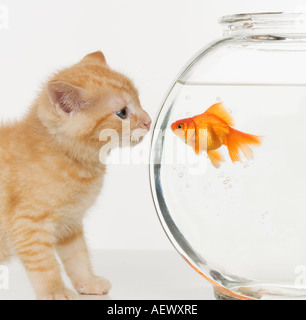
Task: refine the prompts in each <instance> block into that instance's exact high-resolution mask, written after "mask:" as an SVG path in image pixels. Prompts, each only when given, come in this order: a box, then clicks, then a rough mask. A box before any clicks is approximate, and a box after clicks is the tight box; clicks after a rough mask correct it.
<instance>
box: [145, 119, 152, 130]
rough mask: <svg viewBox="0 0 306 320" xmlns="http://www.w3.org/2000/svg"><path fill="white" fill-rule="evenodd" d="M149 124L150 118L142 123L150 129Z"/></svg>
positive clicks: (150, 122)
mask: <svg viewBox="0 0 306 320" xmlns="http://www.w3.org/2000/svg"><path fill="white" fill-rule="evenodd" d="M151 124H152V120H151V119H149V120H147V121H145V122H144V123H143V125H144V126H145V127H146V128H147V129H148V130H150V127H151Z"/></svg>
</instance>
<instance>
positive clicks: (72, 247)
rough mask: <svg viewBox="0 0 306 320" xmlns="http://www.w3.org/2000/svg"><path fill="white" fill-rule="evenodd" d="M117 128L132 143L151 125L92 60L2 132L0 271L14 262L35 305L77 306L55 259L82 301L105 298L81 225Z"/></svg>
mask: <svg viewBox="0 0 306 320" xmlns="http://www.w3.org/2000/svg"><path fill="white" fill-rule="evenodd" d="M123 121H125V122H126V121H129V122H130V132H129V134H130V136H132V135H133V133H135V132H136V131H137V129H142V130H144V131H145V133H146V132H148V130H149V128H150V125H151V119H150V117H149V116H148V114H147V113H146V112H145V111H144V110H143V109H142V108H141V105H140V102H139V98H138V93H137V90H136V89H135V87H134V86H133V84H132V82H131V81H130V80H129V79H128V78H126V77H125V76H123V75H122V74H120V73H118V72H115V71H113V70H112V69H110V68H109V66H108V65H107V64H106V61H105V58H104V55H103V54H102V52H95V53H92V54H89V55H87V56H86V57H85V58H84V59H83V60H81V61H80V62H79V63H77V64H76V65H74V66H72V67H70V68H67V69H65V70H62V71H60V72H58V73H57V74H55V75H54V76H53V77H52V78H51V79H50V80H49V81H48V83H47V84H46V85H45V86H44V87H43V89H42V91H41V93H40V94H39V96H38V98H37V100H36V101H35V103H34V105H33V106H32V107H31V108H30V110H29V112H28V113H27V115H26V116H25V117H24V119H23V120H22V121H20V122H15V123H13V124H8V125H5V126H2V127H0V190H1V192H0V263H1V262H3V261H4V260H6V259H8V258H9V257H11V256H12V255H17V256H18V257H19V258H20V259H21V261H22V262H23V264H24V266H25V268H26V270H27V273H28V275H29V278H30V280H31V283H32V285H33V288H34V290H35V293H36V296H37V298H38V299H55V300H58V299H60V300H62V299H64V300H66V299H74V298H76V294H75V293H74V292H72V291H71V290H69V289H67V288H66V287H65V285H64V283H63V281H62V277H61V270H60V266H59V263H58V261H57V259H56V255H55V253H56V251H57V253H58V255H59V257H60V258H61V260H62V262H63V265H64V267H65V270H66V272H67V274H68V276H69V277H70V279H71V281H72V283H73V285H74V287H75V289H76V290H77V291H78V292H79V293H80V294H97V295H102V294H106V293H108V291H109V290H110V287H111V285H110V283H109V281H108V280H105V279H103V278H100V277H97V276H95V275H94V274H93V271H92V267H91V264H90V260H89V256H88V250H87V247H86V243H85V239H84V234H83V225H82V220H83V217H84V214H85V213H86V211H87V210H88V209H89V208H90V207H91V206H92V204H93V203H94V201H95V199H96V198H97V196H98V194H99V193H100V190H101V188H102V185H103V177H104V174H105V166H104V165H102V164H101V163H100V161H99V151H100V149H101V147H102V146H103V143H105V142H101V141H99V135H100V132H101V131H102V130H103V129H114V130H116V131H117V132H118V133H119V136H121V134H122V122H123ZM123 138H125V139H126V138H127V137H123ZM131 140H132V139H131Z"/></svg>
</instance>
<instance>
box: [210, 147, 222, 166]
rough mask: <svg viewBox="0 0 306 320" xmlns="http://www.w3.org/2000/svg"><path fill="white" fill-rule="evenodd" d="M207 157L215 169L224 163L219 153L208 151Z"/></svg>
mask: <svg viewBox="0 0 306 320" xmlns="http://www.w3.org/2000/svg"><path fill="white" fill-rule="evenodd" d="M207 155H208V157H209V159H210V161H211V163H212V164H213V165H214V167H215V168H219V167H220V164H221V162H222V161H224V159H223V157H222V155H221V153H220V152H219V151H216V150H209V151H207Z"/></svg>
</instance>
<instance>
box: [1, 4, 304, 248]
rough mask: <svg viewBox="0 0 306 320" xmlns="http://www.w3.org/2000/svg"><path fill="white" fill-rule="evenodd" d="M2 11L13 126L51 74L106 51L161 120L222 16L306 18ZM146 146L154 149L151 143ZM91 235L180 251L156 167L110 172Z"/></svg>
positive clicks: (110, 7)
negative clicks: (156, 200)
mask: <svg viewBox="0 0 306 320" xmlns="http://www.w3.org/2000/svg"><path fill="white" fill-rule="evenodd" d="M303 2H304V4H303ZM1 5H5V6H7V8H8V10H9V28H8V30H0V40H1V41H0V46H1V49H0V57H1V59H0V88H1V89H0V111H1V114H0V116H1V118H2V119H5V120H6V119H14V118H16V117H20V116H21V115H22V114H23V113H24V112H25V111H26V109H27V107H29V106H30V105H31V103H32V101H33V100H34V98H35V96H36V94H37V92H38V90H39V87H40V85H41V83H42V82H43V81H44V80H45V79H46V78H47V77H48V75H49V74H50V73H52V72H54V71H56V70H57V69H58V68H62V67H65V66H68V65H71V64H73V63H74V62H77V61H78V60H79V59H81V58H82V57H83V56H84V55H86V54H87V53H90V52H92V51H96V50H102V51H103V52H104V54H105V56H106V58H107V61H108V63H109V65H110V66H111V67H113V68H115V69H117V70H119V71H121V72H124V73H125V74H127V75H128V76H129V77H131V78H132V79H133V80H134V82H135V83H136V86H137V87H138V88H139V90H140V93H141V101H142V103H143V106H144V108H145V109H146V110H147V111H148V112H149V113H150V114H151V116H152V118H153V119H155V117H156V114H157V112H158V110H159V108H160V105H161V103H162V100H163V98H164V96H165V94H166V93H167V90H168V89H169V87H170V85H171V83H172V82H173V81H174V79H175V78H176V76H177V74H178V73H179V72H180V71H181V70H182V67H183V66H184V65H185V64H186V62H187V61H188V60H189V59H190V58H191V57H192V56H193V55H194V54H195V53H196V52H198V51H199V49H201V48H202V47H203V46H205V45H207V44H208V43H209V42H211V41H213V40H214V39H216V38H220V37H221V36H222V28H221V27H220V26H219V25H218V22H217V21H218V18H219V17H221V16H222V15H225V14H232V13H243V12H263V11H289V12H290V11H295V12H299V11H306V3H305V1H297V0H296V1H295V0H290V1H289V0H256V1H250V0H231V1H229V0H209V1H208V0H207V1H205V0H154V1H153V0H150V1H149V0H44V1H42V0H26V1H24V0H7V1H5V0H0V6H1ZM144 143H145V144H146V146H147V147H149V143H150V139H149V137H148V138H147V139H146V140H145V142H144ZM86 230H87V237H88V240H89V243H90V246H91V247H93V248H101V249H168V248H171V244H170V243H169V241H168V239H167V237H166V236H165V234H164V232H163V230H162V228H161V226H160V223H159V221H158V218H157V215H156V213H155V209H154V205H153V203H152V199H151V193H150V186H149V177H148V167H147V165H145V164H144V165H112V166H110V167H109V170H108V175H107V178H106V184H105V188H104V190H103V192H102V194H101V197H100V198H99V201H98V202H97V204H96V205H95V206H94V208H93V209H92V210H91V211H90V212H89V215H88V217H87V219H86Z"/></svg>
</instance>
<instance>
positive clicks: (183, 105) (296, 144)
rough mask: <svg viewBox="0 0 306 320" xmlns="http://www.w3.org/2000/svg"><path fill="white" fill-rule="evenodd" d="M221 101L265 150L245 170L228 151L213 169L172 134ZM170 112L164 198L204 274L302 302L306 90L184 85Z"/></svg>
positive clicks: (164, 125) (256, 150)
mask: <svg viewBox="0 0 306 320" xmlns="http://www.w3.org/2000/svg"><path fill="white" fill-rule="evenodd" d="M219 101H222V102H223V104H224V106H225V108H226V110H227V111H228V112H229V113H230V114H231V116H232V118H233V119H234V121H235V126H234V127H235V129H237V130H239V131H242V132H246V133H249V134H253V135H257V136H260V137H261V144H260V145H259V146H251V148H252V151H253V158H252V159H249V160H248V159H246V158H245V157H244V156H243V154H242V156H241V159H242V161H241V162H232V161H231V158H230V157H229V154H228V150H227V147H226V146H224V145H223V146H222V147H221V148H220V149H218V151H220V152H221V153H222V156H223V158H224V162H222V163H221V165H220V167H219V168H216V167H215V166H213V165H212V163H211V161H210V159H209V158H208V157H207V154H206V153H205V152H203V154H201V155H196V154H195V152H194V150H193V149H192V148H191V147H190V146H188V145H186V144H185V143H184V141H182V140H180V139H179V138H178V137H177V136H176V135H175V134H174V133H173V132H172V130H171V129H170V126H171V124H172V123H173V122H175V121H177V120H179V119H183V118H189V117H192V116H195V115H198V114H201V113H203V112H204V111H205V110H207V109H208V108H209V107H210V106H211V105H213V104H214V103H216V102H219ZM163 110H164V111H162V112H164V115H162V116H160V118H159V120H158V122H157V125H158V126H159V127H160V128H161V129H163V130H164V132H163V138H162V145H161V150H160V161H161V166H160V167H159V168H160V169H159V170H160V172H159V179H160V181H159V186H160V188H161V190H160V193H161V194H162V199H163V201H164V203H163V206H164V207H165V208H167V212H169V215H170V216H171V217H169V219H168V220H169V221H172V222H171V223H173V224H175V225H176V227H177V229H178V230H179V232H180V234H181V236H182V237H184V239H185V240H186V242H188V244H189V246H190V248H192V250H193V251H194V252H195V253H196V256H197V257H200V258H199V260H198V261H197V262H196V264H197V267H198V268H199V270H201V271H202V272H204V273H206V274H207V273H209V275H210V276H213V275H215V277H216V280H218V281H219V283H222V281H225V282H226V286H227V288H229V289H231V290H233V291H235V292H238V293H241V294H244V295H248V296H250V297H255V298H261V299H264V298H265V297H266V298H271V297H273V296H278V297H280V296H282V295H283V294H286V295H287V296H288V294H289V295H292V296H294V297H299V296H300V297H304V298H305V297H306V271H305V270H306V250H305V249H306V192H305V190H306V170H305V168H304V166H305V164H306V139H305V137H306V134H305V131H306V85H287V86H286V85H271V84H269V85H256V84H249V85H247V84H244V85H239V84H233V85H228V84H224V85H222V84H207V83H203V84H201V83H182V82H177V83H176V84H175V86H174V88H173V89H172V91H171V93H170V95H169V96H168V98H167V100H166V102H165V105H164V107H163ZM303 272H304V274H303Z"/></svg>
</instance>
